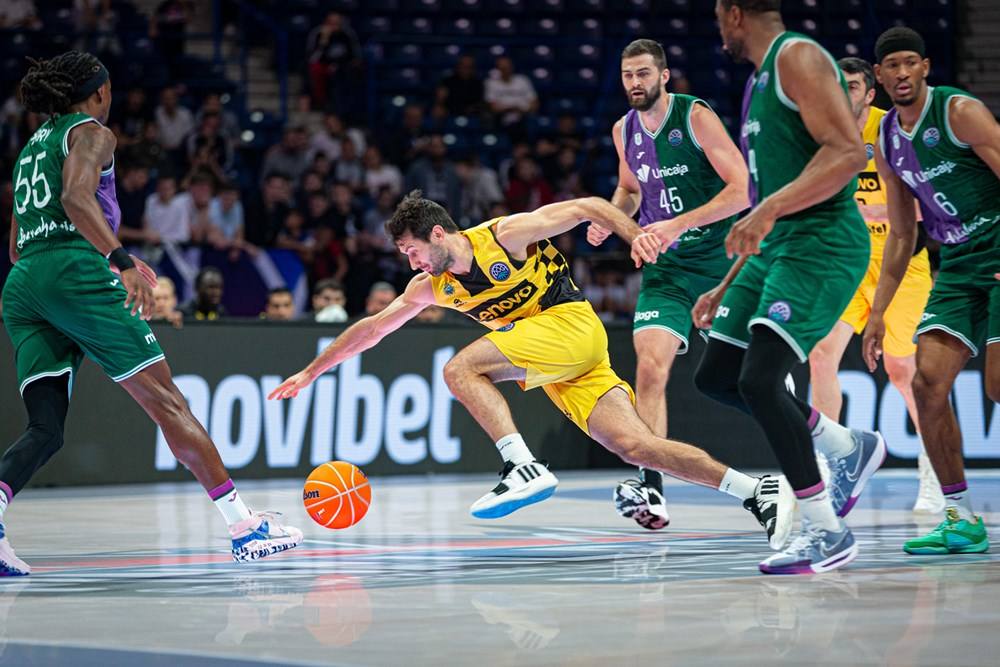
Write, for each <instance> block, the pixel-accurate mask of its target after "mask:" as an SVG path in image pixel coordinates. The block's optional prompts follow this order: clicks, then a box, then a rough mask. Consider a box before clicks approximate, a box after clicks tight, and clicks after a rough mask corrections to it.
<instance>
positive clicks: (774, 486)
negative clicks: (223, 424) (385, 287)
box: [269, 191, 794, 548]
mask: <svg viewBox="0 0 1000 667" xmlns="http://www.w3.org/2000/svg"><path fill="white" fill-rule="evenodd" d="M587 220H590V221H592V222H594V223H596V224H599V225H601V226H602V227H604V228H605V229H610V230H612V231H613V232H614V233H616V234H618V235H619V236H621V237H622V238H624V239H625V240H626V241H628V242H629V243H630V244H631V247H632V259H633V260H635V262H636V266H640V265H641V264H642V262H643V261H646V262H654V261H656V258H657V255H658V254H659V248H660V241H659V239H657V237H656V236H655V235H653V234H652V233H648V232H643V231H642V229H641V228H640V227H639V226H638V225H637V224H636V223H635V221H633V220H632V219H631V218H630V217H628V216H627V215H625V214H624V213H622V212H621V211H620V210H619V209H617V208H616V207H614V206H613V205H611V204H610V203H609V202H607V201H604V200H603V199H600V198H596V197H593V198H587V199H577V200H573V201H567V202H560V203H558V204H550V205H548V206H543V207H542V208H540V209H538V210H536V211H532V212H530V213H520V214H517V215H511V216H508V217H504V218H496V219H494V220H488V221H486V222H484V223H482V224H480V225H478V226H476V227H473V228H472V229H468V230H465V231H459V229H458V226H457V225H455V223H454V221H453V220H452V219H451V218H450V217H449V216H448V213H447V212H446V211H445V210H444V209H443V208H441V207H440V206H438V205H437V204H435V203H434V202H432V201H430V200H427V199H423V198H421V196H420V192H419V191H415V192H412V193H410V194H409V195H408V196H407V197H406V198H405V199H404V200H403V201H402V203H401V204H400V205H399V207H398V208H397V209H396V212H395V213H394V214H393V216H392V218H391V219H390V220H389V222H387V223H386V231H387V232H388V234H389V235H390V236H391V237H392V239H393V241H394V242H395V244H396V246H397V247H398V248H399V250H400V252H402V253H403V254H405V255H406V256H407V257H408V258H409V260H410V266H411V267H412V268H413V269H415V270H416V269H419V270H420V271H421V273H419V274H418V275H417V276H415V277H414V278H413V279H412V280H411V281H410V284H409V285H408V286H407V288H406V290H405V291H404V292H403V294H401V295H400V296H399V297H397V298H396V300H395V301H393V302H392V304H391V305H389V307H388V308H386V309H385V310H384V311H382V312H380V313H378V314H376V315H372V316H370V317H366V318H365V319H363V320H360V321H359V322H357V323H356V324H354V325H353V326H351V327H350V328H348V329H347V330H346V331H344V332H343V333H342V334H341V335H340V336H338V337H337V339H336V340H335V341H334V342H333V343H332V344H331V345H330V346H329V347H327V348H326V349H325V350H324V351H323V352H321V353H320V355H319V356H318V357H317V358H316V359H315V360H313V361H312V363H310V364H309V365H308V366H306V368H305V369H303V370H302V371H300V372H299V373H296V374H295V375H293V376H292V377H290V378H288V379H287V380H285V382H284V383H282V384H281V385H280V386H279V387H278V388H277V389H275V390H274V391H273V392H272V393H271V395H270V396H269V398H271V399H274V398H279V399H280V398H290V397H293V396H295V395H296V394H297V393H298V392H299V391H300V390H301V389H302V388H303V387H306V386H307V385H309V384H310V383H311V382H312V381H313V380H315V379H316V378H318V377H319V376H320V375H322V374H323V373H324V372H326V371H327V370H328V369H330V368H331V367H333V366H336V365H337V364H339V363H341V362H342V361H344V360H345V359H348V358H350V357H352V356H354V355H356V354H359V353H361V352H363V351H364V350H367V349H369V348H371V347H373V346H374V345H375V344H377V343H378V342H379V341H380V340H382V338H384V337H385V336H386V335H388V334H389V333H391V332H393V331H395V330H396V329H398V328H400V327H401V326H403V324H405V323H406V322H407V321H409V320H411V319H413V318H414V317H416V316H417V314H419V313H420V311H422V310H423V309H424V308H426V307H428V306H432V305H438V306H443V307H445V308H451V309H453V310H458V311H459V312H462V313H464V314H466V315H468V316H469V317H471V318H473V319H474V320H476V321H478V322H480V323H482V324H484V325H485V326H486V327H488V328H489V329H492V331H491V332H490V333H488V334H486V335H485V336H483V337H482V338H480V339H479V340H477V341H476V342H474V343H472V344H471V345H469V346H468V347H466V348H465V349H463V350H462V351H460V352H459V353H458V354H457V355H455V356H454V357H453V358H452V359H451V360H450V361H449V362H448V364H447V365H446V366H445V368H444V379H445V381H446V382H447V383H448V388H449V389H451V392H452V394H454V396H455V398H457V399H458V400H459V401H460V402H461V403H462V404H463V405H464V406H465V407H466V409H467V410H468V411H469V413H470V414H471V415H472V416H473V418H475V420H476V421H477V422H478V423H479V425H480V426H482V427H483V429H484V430H485V431H486V433H487V434H488V435H489V437H490V438H491V439H492V440H493V441H494V442H495V443H496V446H497V450H498V451H499V453H500V456H501V457H502V458H503V461H504V468H503V471H502V472H501V480H500V483H499V484H498V485H497V486H496V487H495V488H494V489H493V490H492V491H490V492H489V493H487V494H486V495H484V496H483V497H482V498H480V499H479V500H478V501H476V502H475V503H474V504H473V505H472V515H473V516H475V517H478V518H484V519H492V518H497V517H501V516H505V515H507V514H510V513H511V512H513V511H514V510H516V509H518V508H520V507H523V506H525V505H529V504H531V503H536V502H539V501H541V500H544V499H545V498H548V497H549V496H550V495H552V493H553V492H554V491H555V488H556V485H557V484H558V481H557V480H556V478H555V475H553V474H552V473H551V472H550V471H549V470H548V468H547V467H546V466H545V465H544V464H543V463H540V462H539V461H537V460H535V458H534V456H533V455H532V454H531V451H530V450H529V449H528V447H527V445H526V444H525V442H524V440H523V438H522V437H521V435H520V434H519V433H518V430H517V427H516V426H515V425H514V420H513V418H512V416H511V413H510V408H509V407H508V405H507V402H506V401H505V400H504V398H503V395H502V394H501V393H500V392H499V391H498V390H497V388H496V387H495V386H494V383H496V382H504V381H515V382H518V383H519V384H520V385H521V388H522V389H524V390H528V389H532V388H535V387H542V388H543V390H544V391H545V393H546V394H548V396H549V398H550V399H552V402H553V403H555V405H556V406H557V407H558V408H559V410H560V411H561V412H563V413H564V414H565V415H566V416H567V417H568V418H569V419H570V420H572V421H573V423H574V424H576V425H577V426H579V427H580V428H581V429H583V431H584V432H585V433H587V434H588V435H589V436H590V437H592V438H593V439H594V440H597V441H598V442H599V443H601V444H602V445H604V446H605V447H606V448H607V449H609V450H611V451H613V452H615V453H616V454H618V455H619V456H620V457H621V458H622V459H623V460H625V461H627V462H628V463H631V464H633V465H638V466H643V467H646V468H650V469H653V470H661V471H663V472H666V473H669V474H671V475H674V476H675V477H679V478H681V479H684V480H687V481H689V482H693V483H695V484H701V485H703V486H709V487H712V488H715V489H718V490H720V491H723V492H726V493H728V494H730V495H732V496H735V497H736V498H738V499H740V500H741V501H743V506H744V507H745V508H746V509H748V510H750V511H751V512H753V514H754V516H755V517H756V518H757V519H758V521H759V522H760V523H761V524H762V525H763V526H764V528H765V529H766V530H767V534H768V539H769V541H770V543H771V545H772V546H773V547H775V548H778V547H779V546H780V545H781V544H783V543H784V542H785V540H786V538H787V536H788V532H789V529H790V527H791V520H792V513H793V509H794V507H793V506H794V500H793V498H792V496H793V494H792V492H791V489H790V487H788V485H787V483H786V482H785V481H784V480H783V479H779V478H775V477H763V478H760V479H758V478H755V477H750V476H748V475H744V474H743V473H741V472H738V471H736V470H733V469H732V468H727V467H726V466H724V465H722V464H721V463H719V462H717V461H715V460H714V459H712V458H711V457H710V456H709V455H708V454H706V453H705V452H703V451H702V450H700V449H697V448H696V447H692V446H691V445H687V444H684V443H682V442H678V441H676V440H667V439H665V438H660V437H657V436H656V435H654V434H653V433H652V431H650V430H649V427H648V426H646V424H645V423H644V422H643V421H642V420H641V419H640V418H639V415H638V414H637V413H636V411H635V406H634V401H635V395H634V394H633V393H632V389H631V387H629V386H628V384H626V383H625V382H624V381H623V380H621V379H620V378H619V377H618V376H617V375H615V372H614V371H613V370H612V369H611V365H610V363H609V360H608V338H607V334H606V333H605V331H604V326H603V325H602V324H601V321H600V319H598V317H597V315H596V314H595V313H594V309H593V308H592V307H591V305H590V304H589V303H588V302H587V301H586V300H585V299H584V297H583V295H582V293H581V292H580V290H579V289H578V288H577V286H576V285H575V284H574V283H573V280H572V278H571V277H570V275H569V267H568V266H567V263H566V260H565V259H564V258H563V256H562V255H561V254H559V251H558V250H556V248H555V246H553V245H552V244H551V243H550V242H549V241H548V239H549V238H550V237H552V236H557V235H559V234H562V233H564V232H567V231H569V230H570V229H572V228H573V227H576V226H577V225H578V224H580V223H581V222H584V221H587Z"/></svg>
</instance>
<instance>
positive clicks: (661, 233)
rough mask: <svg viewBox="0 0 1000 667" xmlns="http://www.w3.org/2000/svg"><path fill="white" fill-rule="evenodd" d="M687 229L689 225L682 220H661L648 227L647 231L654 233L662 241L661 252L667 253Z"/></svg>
mask: <svg viewBox="0 0 1000 667" xmlns="http://www.w3.org/2000/svg"><path fill="white" fill-rule="evenodd" d="M687 229H688V228H687V225H686V224H684V221H683V220H682V219H681V218H673V219H671V220H660V221H659V222H654V223H653V224H651V225H647V226H646V231H647V232H652V233H653V234H655V235H656V238H658V239H659V240H660V252H666V251H667V249H668V248H670V246H672V245H673V244H674V242H675V241H677V239H679V238H680V237H681V234H683V233H684V232H686V231H687Z"/></svg>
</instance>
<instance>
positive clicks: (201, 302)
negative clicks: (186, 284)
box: [181, 266, 226, 320]
mask: <svg viewBox="0 0 1000 667" xmlns="http://www.w3.org/2000/svg"><path fill="white" fill-rule="evenodd" d="M224 286H225V284H224V281H223V278H222V272H221V271H219V270H218V269H217V268H215V267H213V266H206V267H205V268H203V269H202V270H201V271H199V272H198V275H197V276H196V277H195V279H194V289H195V296H194V298H193V299H191V301H189V302H187V303H186V304H184V305H183V306H181V312H182V313H183V314H184V317H186V318H189V319H195V320H217V319H219V318H220V317H225V316H226V309H225V307H224V306H223V305H222V293H223V288H224Z"/></svg>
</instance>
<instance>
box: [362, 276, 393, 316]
mask: <svg viewBox="0 0 1000 667" xmlns="http://www.w3.org/2000/svg"><path fill="white" fill-rule="evenodd" d="M395 298H396V288H395V287H393V286H392V285H390V284H389V283H387V282H384V281H379V282H377V283H375V284H374V285H372V287H371V289H370V290H368V298H367V299H366V300H365V315H375V314H377V313H381V312H382V311H383V310H385V309H386V308H388V307H389V304H390V303H392V301H393V299H395Z"/></svg>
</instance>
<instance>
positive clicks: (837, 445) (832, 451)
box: [809, 408, 856, 459]
mask: <svg viewBox="0 0 1000 667" xmlns="http://www.w3.org/2000/svg"><path fill="white" fill-rule="evenodd" d="M817 416H818V417H819V418H818V419H817ZM813 420H815V423H813ZM809 423H810V425H811V427H812V429H811V435H812V439H813V442H814V443H815V444H816V449H818V450H819V451H821V452H823V453H824V454H825V455H827V456H832V457H834V458H838V459H840V458H843V457H845V456H847V455H848V454H850V453H851V452H853V451H854V448H855V446H856V445H855V444H854V438H852V437H851V429H849V428H847V427H846V426H841V425H840V424H838V423H837V422H835V421H833V420H832V419H830V418H829V417H827V416H826V415H824V414H823V413H822V412H819V411H818V410H816V409H815V408H813V415H812V416H811V417H810V419H809Z"/></svg>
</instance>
